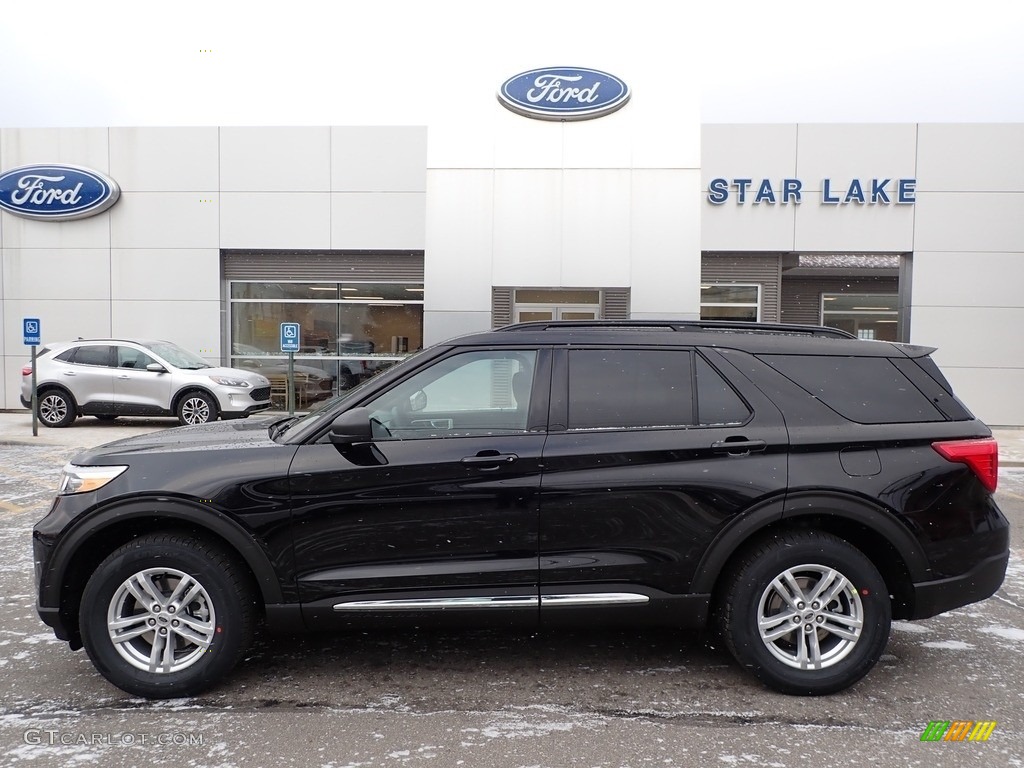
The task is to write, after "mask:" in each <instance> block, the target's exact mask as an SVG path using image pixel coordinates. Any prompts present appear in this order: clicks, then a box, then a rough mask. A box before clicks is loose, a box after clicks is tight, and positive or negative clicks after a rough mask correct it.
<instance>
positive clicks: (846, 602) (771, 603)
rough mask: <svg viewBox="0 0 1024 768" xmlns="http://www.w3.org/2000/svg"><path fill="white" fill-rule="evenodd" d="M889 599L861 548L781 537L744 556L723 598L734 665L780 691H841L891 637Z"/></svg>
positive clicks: (801, 535) (800, 534)
mask: <svg viewBox="0 0 1024 768" xmlns="http://www.w3.org/2000/svg"><path fill="white" fill-rule="evenodd" d="M891 611H892V609H891V605H890V601H889V593H888V590H887V589H886V586H885V582H884V581H883V579H882V577H881V576H880V575H879V573H878V570H877V569H876V568H875V567H874V565H873V564H872V563H871V561H870V560H868V558H867V557H866V556H865V555H864V554H863V553H862V552H860V550H858V549H856V548H855V547H853V546H851V545H850V544H849V543H847V542H845V541H843V540H842V539H839V538H837V537H835V536H832V535H831V534H827V533H822V532H816V531H795V532H790V533H785V534H782V535H780V536H777V537H776V538H773V539H771V540H769V541H766V542H765V543H763V544H762V545H761V546H759V547H756V548H754V549H752V550H751V551H749V552H747V553H746V554H745V555H744V556H742V558H741V559H740V561H739V563H738V564H737V567H736V570H735V575H734V576H733V577H732V579H731V581H730V583H729V585H728V587H727V589H726V592H725V595H724V599H723V605H722V620H723V627H722V628H723V630H724V634H725V639H726V644H727V645H728V646H729V650H730V651H732V654H733V656H735V657H736V660H737V661H738V662H739V663H740V664H741V665H742V666H744V667H746V668H748V669H750V671H752V672H753V673H754V674H755V675H756V676H757V677H758V678H759V679H760V680H761V681H762V682H764V683H765V684H767V685H768V686H770V687H772V688H774V689H775V690H777V691H781V692H782V693H791V694H805V695H819V694H827V693H834V692H835V691H840V690H842V689H844V688H846V687H848V686H850V685H853V684H854V683H855V682H857V681H858V680H860V679H861V678H862V677H864V675H866V674H867V673H868V672H869V671H870V670H871V668H872V667H873V666H874V665H875V663H876V662H877V661H878V659H879V657H880V656H881V655H882V651H883V650H884V649H885V645H886V643H887V642H888V639H889V628H890V624H891V619H892V613H891Z"/></svg>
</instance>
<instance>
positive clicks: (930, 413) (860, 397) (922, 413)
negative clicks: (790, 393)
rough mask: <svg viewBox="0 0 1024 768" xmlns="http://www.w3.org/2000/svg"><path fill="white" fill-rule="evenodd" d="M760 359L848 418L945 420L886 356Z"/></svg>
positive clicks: (861, 421) (869, 421) (871, 421)
mask: <svg viewBox="0 0 1024 768" xmlns="http://www.w3.org/2000/svg"><path fill="white" fill-rule="evenodd" d="M761 359H762V360H764V362H766V363H768V365H770V366H772V367H773V368H775V369H776V370H778V371H779V372H781V373H782V374H784V375H785V376H786V377H788V378H789V379H790V380H792V381H793V382H795V383H796V384H798V385H799V386H800V387H802V388H803V389H805V390H807V392H809V393H810V394H812V395H814V396H815V397H817V398H818V399H820V400H821V401H822V402H823V403H825V405H827V406H828V407H829V408H831V409H832V410H834V411H835V412H836V413H838V414H839V415H841V416H843V417H845V418H847V419H850V421H856V422H858V423H859V424H885V423H906V422H913V421H943V418H942V414H941V413H939V411H938V410H937V409H936V408H935V406H933V405H932V404H931V403H930V402H929V401H928V398H927V397H925V396H924V395H923V394H921V392H920V390H918V388H917V387H915V386H914V385H913V384H912V383H911V382H910V380H909V379H907V377H906V376H904V375H903V374H902V373H900V371H899V370H898V369H897V368H896V366H895V365H893V364H892V362H891V361H890V360H889V359H888V358H885V357H830V356H816V355H807V356H800V355H764V356H762V357H761Z"/></svg>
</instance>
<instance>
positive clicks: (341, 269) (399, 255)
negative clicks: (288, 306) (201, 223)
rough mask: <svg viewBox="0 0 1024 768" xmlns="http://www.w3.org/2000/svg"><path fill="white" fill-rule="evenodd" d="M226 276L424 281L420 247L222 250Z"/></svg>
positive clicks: (270, 278) (260, 278) (238, 278)
mask: <svg viewBox="0 0 1024 768" xmlns="http://www.w3.org/2000/svg"><path fill="white" fill-rule="evenodd" d="M221 274H222V275H223V277H224V279H225V280H307V281H311V282H313V281H328V282H342V281H345V280H373V281H378V282H391V281H393V282H407V283H422V282H423V253H422V251H221Z"/></svg>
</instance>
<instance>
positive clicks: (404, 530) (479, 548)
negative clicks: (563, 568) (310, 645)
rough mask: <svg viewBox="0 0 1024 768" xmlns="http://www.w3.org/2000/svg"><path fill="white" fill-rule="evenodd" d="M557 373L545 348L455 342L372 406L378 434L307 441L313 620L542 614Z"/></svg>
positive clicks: (303, 515)
mask: <svg viewBox="0 0 1024 768" xmlns="http://www.w3.org/2000/svg"><path fill="white" fill-rule="evenodd" d="M549 381H550V365H549V363H548V355H547V353H542V354H539V355H538V353H537V351H536V350H490V351H487V350H483V351H481V350H476V351H469V352H465V353H459V352H456V353H454V354H452V355H451V356H448V357H446V358H442V359H441V360H439V361H437V362H435V363H433V364H432V365H431V366H429V367H428V368H425V369H421V370H419V371H417V372H415V373H413V374H411V375H410V376H409V377H408V378H406V379H405V380H403V381H401V382H398V383H397V384H396V385H395V386H394V387H393V388H392V389H390V390H388V391H387V392H384V393H382V394H380V395H378V396H376V397H375V398H374V399H373V400H372V401H370V402H369V403H366V404H365V405H364V407H365V408H366V409H367V412H368V413H369V414H370V415H372V418H373V421H372V422H371V423H372V424H373V425H374V427H373V428H374V434H376V435H378V439H375V440H374V441H373V442H372V444H371V443H361V444H356V445H349V446H338V447H335V446H334V445H332V444H331V443H330V442H327V440H326V438H325V439H324V440H323V441H321V442H319V443H316V444H312V445H304V446H302V447H300V448H299V450H298V451H297V453H296V456H295V460H294V462H293V464H292V468H291V472H290V478H291V480H290V483H291V493H292V499H293V510H294V512H293V514H294V530H295V555H296V562H297V564H298V566H297V568H298V584H299V592H300V598H301V600H302V602H303V603H305V604H306V608H305V612H306V615H307V620H308V621H309V622H310V623H311V624H313V625H314V626H336V625H349V624H351V623H352V622H353V621H354V617H356V616H365V615H379V614H390V615H392V616H394V615H403V616H406V617H407V616H413V617H415V616H416V615H417V614H418V613H422V612H424V611H430V612H431V613H437V612H445V613H446V614H451V615H454V616H464V617H465V619H466V620H467V621H477V619H478V616H483V615H484V614H487V615H488V616H487V618H486V619H484V620H485V621H489V620H493V617H495V616H497V617H498V621H500V622H505V621H516V622H521V621H524V620H525V621H527V622H529V623H533V622H535V621H536V618H537V606H538V593H537V573H538V561H537V525H538V509H539V493H540V471H541V464H540V460H541V454H542V451H543V448H544V441H545V439H546V434H545V431H544V427H543V422H541V423H540V426H538V423H537V421H536V419H537V418H538V417H537V414H538V413H543V412H544V411H542V410H541V409H545V410H546V405H547V392H548V385H549ZM538 382H543V384H539V383H538ZM474 614H476V615H474Z"/></svg>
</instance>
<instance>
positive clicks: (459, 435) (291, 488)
mask: <svg viewBox="0 0 1024 768" xmlns="http://www.w3.org/2000/svg"><path fill="white" fill-rule="evenodd" d="M932 351H933V350H932V349H931V348H930V347H922V346H913V345H903V344H893V343H887V342H872V341H861V340H857V339H854V338H852V337H850V336H849V335H848V334H844V333H843V332H841V331H836V330H834V329H825V328H816V327H806V326H791V325H768V324H728V325H724V326H723V324H721V323H707V322H703V321H695V322H682V321H674V320H669V321H657V322H656V321H630V322H617V323H608V322H582V323H524V324H519V325H515V326H508V327H506V328H503V329H499V330H495V331H489V332H484V333H476V334H471V335H467V336H463V337H460V338H457V339H452V340H450V341H448V342H445V343H443V344H439V345H436V346H434V347H431V348H429V349H426V350H424V351H422V352H420V353H417V354H415V355H413V356H411V357H410V358H408V359H407V360H405V361H403V362H402V363H400V364H399V365H397V366H395V367H393V368H391V369H389V370H387V371H385V372H383V373H382V374H380V375H379V376H377V377H375V378H373V379H371V380H369V381H367V382H364V383H363V384H361V385H360V386H358V387H356V388H354V389H352V390H350V391H349V392H348V393H346V395H345V396H344V397H342V398H339V399H336V400H333V401H328V402H326V403H324V404H323V405H322V406H321V407H319V408H318V409H317V410H316V411H314V412H310V413H309V414H308V415H306V416H303V417H295V418H284V419H280V420H277V421H273V422H270V421H264V422H253V421H252V420H250V421H249V422H246V423H228V424H213V425H205V426H202V427H188V428H182V429H176V430H170V431H167V432H163V433H159V434H153V435H147V436H144V437H138V438H132V439H129V440H125V441H121V442H118V443H113V444H110V445H108V446H104V447H101V448H98V449H93V450H91V451H87V452H85V453H83V454H80V455H79V456H77V457H75V458H74V459H73V460H72V462H71V464H70V465H69V466H68V467H67V468H65V473H64V478H63V480H62V485H61V490H60V495H59V496H58V498H57V500H56V501H55V503H54V506H53V508H52V509H51V511H50V513H49V514H48V515H47V517H46V518H44V519H43V520H42V521H40V522H39V523H38V524H37V526H36V528H35V532H34V543H35V554H36V562H37V565H38V569H37V572H38V581H39V595H38V604H39V612H40V615H41V616H42V617H43V619H44V620H45V621H46V622H47V623H48V624H50V625H51V626H52V627H54V630H55V632H56V634H57V635H58V637H61V638H63V639H65V640H68V641H69V642H70V643H71V645H72V646H73V647H78V646H79V645H81V644H84V645H85V647H86V649H87V651H88V653H89V655H90V657H91V658H92V660H93V661H94V663H95V664H96V666H97V668H98V669H99V670H100V672H102V673H103V674H104V675H105V676H106V677H107V678H108V679H110V680H111V681H112V682H114V683H115V684H116V685H118V686H120V687H122V688H124V689H125V690H127V691H130V692H132V693H135V694H138V695H144V696H154V697H161V696H181V695H188V694H191V693H195V692H197V691H200V690H202V689H203V688H205V687H208V686H209V685H211V684H213V683H214V682H216V680H217V679H219V678H220V677H221V676H222V675H224V674H226V673H227V672H228V670H229V669H230V668H231V667H232V665H234V664H235V662H236V661H237V660H238V658H240V656H241V654H242V653H243V652H244V650H245V648H246V646H247V644H248V642H249V640H250V638H251V636H252V632H253V627H254V625H255V623H256V622H257V620H259V619H261V618H262V619H263V620H264V621H265V622H266V624H267V626H268V628H270V629H271V630H274V629H277V628H281V629H284V630H286V631H291V630H294V629H295V628H296V627H297V626H301V627H305V628H307V629H311V630H331V631H347V630H349V629H351V628H354V627H365V626H367V625H374V624H378V623H382V622H387V623H393V622H395V621H410V622H414V623H418V624H424V623H429V622H433V621H437V622H441V621H443V622H452V621H455V622H460V623H466V624H470V623H472V624H482V623H486V624H498V625H499V626H511V625H513V624H515V625H522V624H527V625H532V624H540V625H545V624H548V623H556V624H557V623H559V622H567V621H568V622H574V623H578V624H585V623H588V622H598V621H600V622H606V621H621V622H626V623H629V624H632V625H637V626H642V625H645V624H668V625H675V626H680V627H691V628H704V627H709V626H711V627H715V628H716V629H718V630H719V631H721V633H722V634H723V636H724V638H725V640H726V645H727V646H728V647H729V649H730V650H731V652H732V654H733V656H734V657H735V658H736V660H737V661H738V662H739V663H740V664H741V665H742V666H744V667H745V668H748V669H750V670H751V671H752V672H753V673H754V674H755V675H757V676H758V677H759V678H760V679H761V680H762V681H764V682H765V683H766V684H768V685H770V686H771V687H773V688H775V689H777V690H780V691H783V692H787V693H802V694H822V693H829V692H833V691H837V690H840V689H842V688H844V687H846V686H848V685H851V684H852V683H854V682H856V681H857V680H859V679H861V678H862V677H863V676H864V675H865V674H867V673H868V672H869V671H870V669H871V668H872V667H873V665H874V664H875V662H876V661H877V660H878V658H879V657H880V655H881V654H882V652H883V649H884V648H885V645H886V643H887V640H888V634H889V627H890V622H891V620H892V619H893V618H925V617H928V616H932V615H935V614H936V613H940V612H943V611H946V610H950V609H953V608H957V607H959V606H962V605H966V604H968V603H971V602H974V601H977V600H982V599H984V598H987V597H989V596H990V595H992V594H993V593H994V592H995V590H996V589H998V587H999V585H1000V584H1001V582H1002V579H1003V576H1004V573H1005V570H1006V564H1007V559H1008V552H1009V542H1008V525H1007V522H1006V519H1005V517H1004V516H1003V515H1002V513H1001V512H1000V510H999V509H998V507H997V506H996V504H995V502H994V501H993V497H992V493H993V491H994V489H995V483H996V461H997V459H996V457H997V450H996V445H995V442H994V441H993V440H992V439H991V432H990V431H989V430H988V428H987V427H986V426H985V425H984V424H982V423H981V422H980V421H978V420H977V419H975V418H974V416H973V415H972V414H971V413H970V411H968V409H967V408H966V407H965V406H964V405H963V404H962V403H961V402H960V401H959V400H958V399H957V397H956V396H955V394H954V392H953V390H952V387H951V386H950V384H949V382H948V381H947V380H946V378H945V377H944V376H943V375H942V373H941V372H940V371H939V369H938V367H937V366H936V365H935V363H934V362H933V361H932V359H931V357H930V353H931V352H932ZM214 617H215V619H216V620H214ZM175 622H179V623H175Z"/></svg>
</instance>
